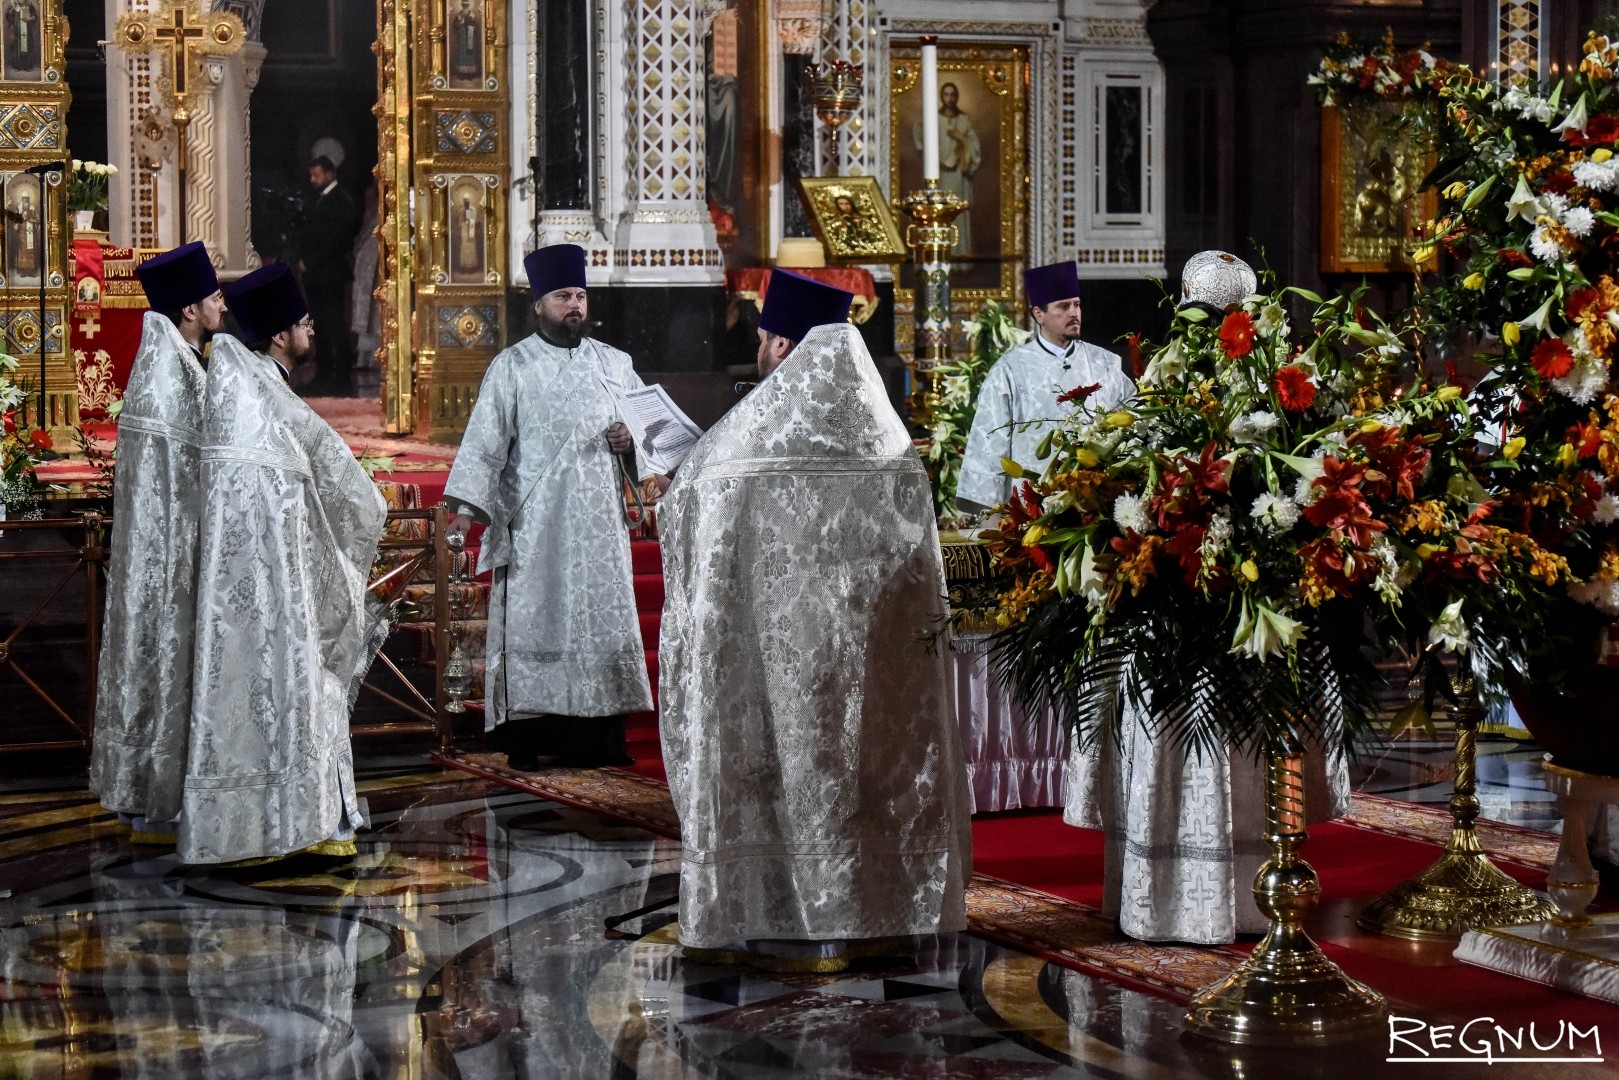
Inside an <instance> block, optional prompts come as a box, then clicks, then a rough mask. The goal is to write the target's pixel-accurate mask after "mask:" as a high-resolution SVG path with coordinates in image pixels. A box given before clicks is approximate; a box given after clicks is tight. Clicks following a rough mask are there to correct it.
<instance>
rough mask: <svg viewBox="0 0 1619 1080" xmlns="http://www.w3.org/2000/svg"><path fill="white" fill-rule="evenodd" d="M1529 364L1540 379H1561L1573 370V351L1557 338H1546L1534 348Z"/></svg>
mask: <svg viewBox="0 0 1619 1080" xmlns="http://www.w3.org/2000/svg"><path fill="white" fill-rule="evenodd" d="M1529 362H1530V363H1531V364H1533V365H1534V366H1535V370H1536V371H1538V372H1540V377H1541V378H1542V379H1561V378H1562V377H1563V376H1564V375H1567V374H1568V373H1569V372H1570V371H1573V370H1574V350H1573V349H1571V348H1569V347H1568V345H1567V343H1565V342H1563V341H1560V340H1558V339H1557V338H1547V339H1546V340H1544V341H1542V342H1541V343H1540V344H1539V345H1536V346H1535V348H1534V351H1533V352H1531V353H1530V354H1529Z"/></svg>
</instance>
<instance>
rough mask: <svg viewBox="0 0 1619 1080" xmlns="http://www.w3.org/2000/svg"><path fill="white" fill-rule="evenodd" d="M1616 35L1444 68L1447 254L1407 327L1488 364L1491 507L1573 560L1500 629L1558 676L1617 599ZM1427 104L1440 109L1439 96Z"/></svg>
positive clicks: (1538, 667) (1588, 644)
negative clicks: (1521, 72)
mask: <svg viewBox="0 0 1619 1080" xmlns="http://www.w3.org/2000/svg"><path fill="white" fill-rule="evenodd" d="M1616 65H1619V43H1616V42H1614V41H1612V40H1610V39H1609V38H1607V37H1605V36H1601V35H1598V34H1596V33H1592V34H1591V35H1590V36H1589V37H1588V38H1587V40H1586V42H1585V45H1584V58H1583V60H1582V61H1581V63H1580V65H1579V67H1578V69H1577V70H1576V71H1574V72H1572V73H1571V75H1570V77H1569V78H1568V79H1567V80H1565V81H1564V82H1562V83H1560V84H1558V85H1556V86H1554V87H1551V88H1550V89H1549V90H1547V91H1541V90H1539V89H1537V88H1534V87H1525V86H1511V87H1504V88H1503V87H1501V86H1499V85H1497V84H1496V83H1495V82H1494V81H1491V80H1484V79H1480V78H1477V77H1476V76H1474V75H1472V74H1471V73H1470V72H1468V71H1466V70H1465V69H1456V70H1454V71H1452V72H1450V73H1449V74H1447V75H1446V76H1445V77H1444V78H1442V79H1439V80H1436V81H1435V82H1434V84H1433V86H1432V92H1433V94H1434V96H1435V98H1436V100H1437V102H1438V103H1439V105H1440V106H1441V108H1440V109H1439V110H1437V113H1438V117H1439V119H1438V123H1437V124H1436V125H1435V127H1434V129H1433V139H1434V149H1435V153H1436V155H1437V157H1438V159H1439V166H1438V167H1437V168H1436V169H1435V170H1434V178H1435V183H1436V186H1438V187H1439V188H1440V191H1441V211H1440V217H1439V219H1438V220H1437V221H1436V222H1435V223H1434V225H1433V228H1432V231H1431V233H1430V235H1432V236H1433V238H1434V239H1433V240H1432V241H1431V243H1432V244H1435V245H1438V247H1439V248H1440V250H1442V251H1443V252H1444V253H1445V254H1446V256H1447V257H1448V258H1447V263H1448V265H1447V267H1446V269H1445V272H1443V273H1441V274H1439V275H1437V276H1436V277H1435V278H1433V279H1432V280H1430V281H1428V282H1425V283H1424V286H1423V287H1422V288H1421V289H1420V290H1419V292H1418V295H1417V300H1416V303H1415V306H1414V308H1413V310H1412V311H1411V312H1410V313H1409V316H1408V322H1409V325H1410V327H1411V329H1412V332H1413V334H1414V335H1415V336H1417V337H1418V338H1419V339H1420V340H1422V341H1423V342H1425V343H1426V344H1427V345H1429V346H1430V347H1432V348H1433V349H1434V351H1435V352H1437V353H1438V354H1439V355H1442V356H1445V357H1448V358H1450V359H1451V360H1453V361H1456V360H1460V359H1462V358H1463V357H1465V356H1468V355H1471V357H1472V359H1474V360H1475V361H1480V362H1482V364H1483V366H1484V368H1485V372H1486V373H1485V374H1484V376H1483V378H1482V379H1481V380H1480V382H1479V384H1478V386H1477V388H1476V389H1475V390H1474V392H1473V395H1472V396H1473V399H1474V402H1475V407H1476V410H1477V414H1478V425H1479V427H1480V429H1481V431H1482V432H1483V433H1484V436H1485V446H1486V448H1487V449H1489V450H1490V454H1489V457H1488V460H1487V461H1486V462H1485V463H1484V464H1483V467H1482V470H1481V474H1480V481H1481V482H1482V483H1483V484H1484V485H1485V487H1486V488H1487V489H1488V490H1489V491H1490V493H1491V497H1492V505H1491V509H1490V513H1489V514H1488V515H1487V517H1486V518H1485V522H1486V523H1488V524H1491V525H1498V526H1500V527H1504V528H1510V529H1513V530H1516V531H1519V532H1521V533H1523V534H1525V535H1528V536H1530V537H1533V538H1534V540H1535V542H1536V543H1537V545H1539V546H1540V548H1541V549H1542V550H1544V551H1546V552H1547V553H1548V554H1549V555H1550V557H1553V558H1556V559H1559V560H1562V561H1563V562H1565V563H1566V564H1567V566H1568V571H1567V574H1566V576H1565V579H1564V581H1563V584H1562V587H1560V588H1559V589H1558V590H1556V591H1555V592H1554V593H1553V594H1551V595H1550V596H1549V597H1548V598H1547V600H1546V604H1545V606H1544V608H1543V609H1542V610H1539V611H1537V612H1534V613H1533V617H1532V618H1525V619H1523V620H1522V621H1520V622H1518V623H1516V624H1506V625H1498V626H1496V627H1495V628H1494V630H1493V632H1495V633H1497V634H1498V635H1501V636H1502V637H1503V640H1504V641H1506V642H1507V644H1508V646H1509V647H1510V648H1511V649H1512V651H1514V652H1515V653H1518V654H1520V657H1521V660H1520V661H1519V663H1520V665H1524V666H1520V667H1519V670H1525V671H1527V672H1528V673H1529V674H1530V675H1531V677H1532V678H1534V679H1536V680H1537V681H1543V682H1547V683H1551V684H1560V683H1561V682H1562V681H1563V680H1564V678H1565V677H1566V676H1567V674H1568V673H1569V672H1570V671H1572V670H1574V669H1575V668H1576V667H1577V666H1579V665H1583V664H1589V662H1590V660H1591V658H1592V655H1593V649H1594V645H1595V641H1596V639H1597V636H1598V631H1599V630H1600V629H1601V628H1602V627H1604V626H1606V625H1607V624H1609V623H1610V622H1611V621H1612V620H1613V618H1614V617H1615V616H1619V387H1615V386H1614V385H1613V384H1612V368H1613V361H1614V357H1615V352H1616V335H1619V272H1616V271H1615V268H1614V260H1615V256H1616V255H1619V213H1616V212H1615V211H1616V210H1619V158H1615V156H1614V155H1615V142H1616V139H1619V90H1616V89H1615V86H1614V83H1615V75H1616ZM1428 111H1429V112H1430V113H1434V112H1436V110H1432V109H1430V110H1428Z"/></svg>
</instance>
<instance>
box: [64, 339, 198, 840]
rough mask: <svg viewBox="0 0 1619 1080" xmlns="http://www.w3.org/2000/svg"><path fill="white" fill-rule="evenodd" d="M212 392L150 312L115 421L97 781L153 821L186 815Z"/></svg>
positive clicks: (93, 768)
mask: <svg viewBox="0 0 1619 1080" xmlns="http://www.w3.org/2000/svg"><path fill="white" fill-rule="evenodd" d="M206 393H207V375H206V373H204V371H203V369H202V365H201V364H199V363H197V357H196V353H194V352H193V351H192V349H191V346H190V345H188V344H187V343H186V340H185V339H184V338H183V337H181V336H180V331H179V330H177V329H175V326H174V324H173V323H172V322H170V321H169V320H168V318H167V317H165V316H163V315H159V314H157V313H156V312H147V313H146V317H145V319H144V321H143V325H142V329H141V347H140V352H139V353H137V354H136V356H135V365H134V368H133V369H132V370H131V372H130V376H129V388H128V389H127V390H125V391H124V408H123V412H122V414H121V415H120V416H119V419H118V468H117V470H116V471H115V472H114V474H113V481H112V491H113V493H112V505H113V527H112V537H111V549H110V551H109V552H108V567H107V606H106V616H105V620H104V622H103V624H102V638H101V662H100V667H99V671H98V675H97V680H96V683H97V685H96V727H95V740H94V743H93V745H92V749H91V755H90V790H91V791H94V792H95V793H96V794H97V795H99V796H100V797H101V804H102V805H103V806H105V807H106V808H107V809H108V810H114V811H117V812H118V813H121V814H126V815H129V816H131V817H136V818H146V819H149V820H150V821H152V822H154V823H159V822H169V821H172V820H174V818H175V817H177V816H178V815H179V813H180V788H181V784H182V781H183V780H184V777H185V759H186V740H187V737H188V734H189V732H190V728H191V654H192V643H193V640H194V638H193V627H194V624H195V622H196V600H197V592H196V590H197V516H198V513H199V511H200V509H201V499H200V494H201V489H200V487H199V484H198V473H199V464H198V459H199V455H200V453H201V447H202V423H203V421H202V417H203V407H204V398H205V395H206Z"/></svg>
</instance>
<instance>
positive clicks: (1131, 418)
mask: <svg viewBox="0 0 1619 1080" xmlns="http://www.w3.org/2000/svg"><path fill="white" fill-rule="evenodd" d="M1135 421H1136V418H1135V414H1133V413H1130V412H1126V411H1125V410H1123V409H1120V410H1119V411H1118V412H1110V413H1108V414H1107V426H1108V427H1112V428H1127V427H1129V426H1130V425H1131V424H1133V423H1135Z"/></svg>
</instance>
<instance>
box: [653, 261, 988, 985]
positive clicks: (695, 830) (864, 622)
mask: <svg viewBox="0 0 1619 1080" xmlns="http://www.w3.org/2000/svg"><path fill="white" fill-rule="evenodd" d="M849 301H850V297H849V294H848V293H843V292H840V291H838V290H834V289H829V288H827V287H826V286H824V285H821V284H819V283H818V282H814V281H810V280H809V279H806V278H802V277H798V276H796V275H793V274H790V273H787V272H785V271H781V270H777V271H775V272H774V273H773V274H772V275H771V278H770V283H769V287H768V291H767V293H766V296H765V304H764V311H763V313H762V314H761V316H760V319H759V332H760V349H759V365H760V371H761V374H762V375H764V376H765V377H764V379H763V381H762V382H760V383H759V385H758V386H757V387H755V388H754V389H753V390H752V391H751V392H750V393H749V394H748V396H747V397H745V398H744V399H743V400H742V401H741V402H739V403H738V404H737V405H736V406H734V407H733V408H732V409H731V411H730V412H729V413H727V414H726V415H725V417H724V418H723V419H721V420H720V422H719V423H718V424H716V425H715V426H714V427H713V428H712V429H711V430H710V431H709V432H708V433H707V434H706V435H704V436H703V438H702V439H701V441H699V443H698V444H697V446H696V447H695V448H694V449H693V451H692V453H691V456H690V457H689V458H688V459H687V460H686V462H685V463H684V464H683V465H682V466H681V467H680V470H679V472H678V473H677V474H676V477H675V481H674V484H673V486H672V487H670V489H669V492H668V494H667V495H666V496H665V498H664V500H663V502H662V503H661V504H660V511H659V526H660V530H661V532H662V536H663V558H664V587H665V590H666V600H665V606H664V612H663V631H662V640H661V643H660V645H659V654H658V655H659V661H660V668H661V673H660V679H659V698H660V727H661V732H662V738H663V748H664V764H665V767H666V768H667V770H668V774H669V788H670V793H671V795H672V797H673V799H674V804H675V808H676V810H677V812H678V813H679V815H680V831H681V841H682V845H683V851H682V861H681V871H680V940H681V943H682V944H684V945H686V946H687V947H688V951H691V952H695V953H697V954H698V955H703V954H704V951H707V953H708V957H709V958H710V959H717V960H722V961H723V960H734V961H739V962H745V963H755V964H760V965H762V966H766V967H771V968H775V969H778V970H806V971H832V970H839V969H841V968H843V967H845V966H847V964H848V963H849V962H850V960H851V958H853V957H855V956H872V955H891V956H907V955H914V949H915V946H916V943H915V941H914V937H915V935H929V934H938V933H945V932H951V931H958V930H961V929H963V928H964V927H965V924H966V909H965V892H964V890H965V885H966V878H967V874H968V873H969V868H970V863H971V846H972V838H971V832H970V829H969V824H970V823H969V810H968V801H967V776H966V766H965V764H964V763H963V760H962V753H961V746H960V741H959V735H958V733H957V731H956V720H955V711H954V707H953V704H952V701H953V699H952V697H951V693H950V682H949V679H950V675H949V671H950V669H949V663H948V661H947V660H946V658H945V653H944V651H943V650H942V648H934V647H930V646H929V644H928V642H927V641H926V638H927V636H928V635H929V634H932V633H937V632H939V631H941V630H942V629H943V628H944V625H945V617H946V614H947V612H946V605H945V586H944V571H943V565H942V559H941V555H940V551H939V537H938V532H937V529H936V527H935V524H934V518H933V504H932V499H931V496H930V493H929V488H928V480H927V474H926V473H925V472H924V471H923V468H922V463H921V461H920V459H918V457H917V454H916V450H915V448H914V447H913V446H912V444H911V437H910V435H909V433H908V432H907V431H906V429H905V425H904V423H903V422H901V420H900V418H899V416H898V415H897V414H896V413H895V412H894V409H893V406H892V405H890V404H889V400H888V395H887V392H886V390H885V388H884V386H883V382H882V379H881V378H880V377H879V376H878V373H877V369H876V367H875V366H874V365H873V364H872V361H871V357H870V355H869V354H868V353H867V352H866V347H865V344H864V343H863V342H862V341H861V339H860V335H859V334H858V333H856V332H855V329H854V327H852V326H850V325H849V324H848V323H847V322H845V321H844V318H845V315H846V313H847V312H848V309H849Z"/></svg>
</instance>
